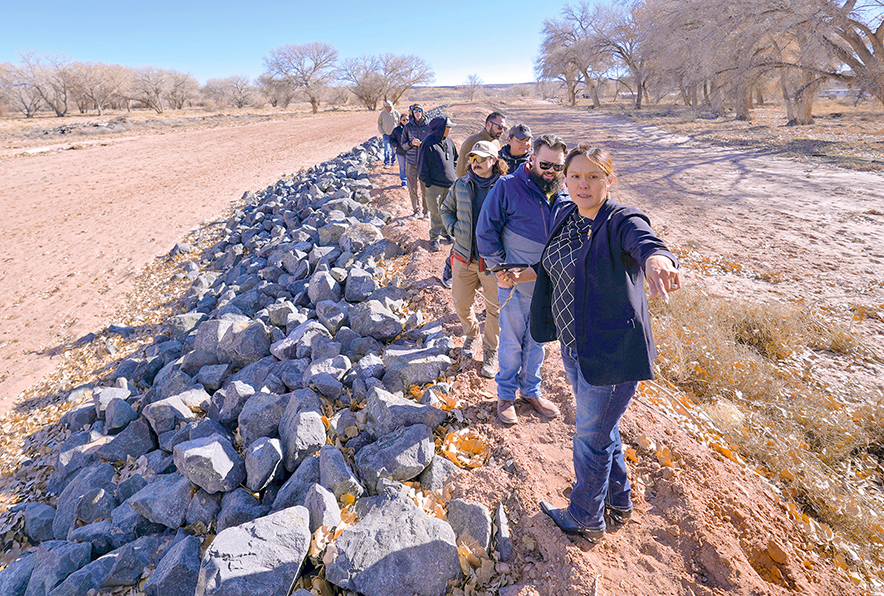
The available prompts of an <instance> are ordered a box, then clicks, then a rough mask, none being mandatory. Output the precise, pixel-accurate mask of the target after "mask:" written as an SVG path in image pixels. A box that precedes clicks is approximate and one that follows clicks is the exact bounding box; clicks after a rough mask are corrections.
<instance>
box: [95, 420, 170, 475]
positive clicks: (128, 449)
mask: <svg viewBox="0 0 884 596" xmlns="http://www.w3.org/2000/svg"><path fill="white" fill-rule="evenodd" d="M148 407H150V406H148ZM156 448H157V438H156V436H155V435H154V433H153V432H152V431H151V430H150V426H149V425H148V424H147V422H146V421H145V420H144V419H138V420H135V421H133V422H131V423H129V426H127V427H126V429H125V430H123V432H121V433H120V434H118V435H117V436H115V437H114V438H113V439H111V440H110V441H109V442H107V443H105V444H104V445H102V446H101V447H99V448H98V449H97V450H96V452H95V453H96V455H97V456H98V457H100V458H101V459H103V460H105V461H108V462H118V461H126V458H127V457H129V456H131V457H133V458H134V459H138V458H139V457H141V456H142V455H144V454H146V453H150V452H151V451H153V450H154V449H156Z"/></svg>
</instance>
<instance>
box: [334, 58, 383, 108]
mask: <svg viewBox="0 0 884 596" xmlns="http://www.w3.org/2000/svg"><path fill="white" fill-rule="evenodd" d="M382 69H383V65H382V62H381V59H380V57H378V56H369V55H365V56H360V57H359V58H347V59H346V60H344V61H343V62H342V63H341V68H340V70H339V74H338V76H339V77H340V79H341V80H342V81H345V82H347V83H349V84H350V91H352V92H353V95H355V96H356V98H357V99H358V100H359V101H360V102H362V105H364V106H365V107H366V108H367V109H369V110H372V111H374V110H377V108H378V103H380V101H381V99H383V97H384V95H385V94H386V92H387V81H386V80H385V79H384V75H383V72H382Z"/></svg>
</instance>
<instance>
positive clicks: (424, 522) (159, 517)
mask: <svg viewBox="0 0 884 596" xmlns="http://www.w3.org/2000/svg"><path fill="white" fill-rule="evenodd" d="M379 157H380V147H379V144H378V143H377V142H376V141H370V142H368V143H366V144H364V145H362V146H359V147H356V148H354V149H353V150H352V151H351V152H349V153H346V154H343V155H341V156H339V157H337V158H335V159H334V160H331V161H329V162H326V163H323V164H321V165H319V166H315V167H313V168H311V169H310V170H308V171H306V172H303V173H300V174H296V175H291V176H288V177H285V178H283V179H282V180H280V181H278V182H277V183H276V184H275V185H273V186H271V187H269V188H267V189H266V190H264V191H262V192H259V193H256V194H252V193H248V195H247V196H246V202H245V205H244V207H242V208H241V209H240V210H239V211H238V212H237V213H236V215H235V216H234V217H232V218H231V219H230V220H229V221H228V222H227V226H226V235H225V237H224V239H223V240H222V241H220V242H218V243H217V244H216V245H214V246H213V247H211V248H210V249H208V250H207V251H206V253H205V254H204V255H203V256H202V266H196V263H195V261H191V262H190V266H187V267H185V272H184V273H183V274H182V275H188V276H189V277H190V278H191V279H192V280H193V282H192V283H193V285H192V289H193V291H192V293H191V295H190V297H189V298H188V301H189V303H188V305H187V306H188V308H189V309H190V310H189V311H188V312H185V313H183V314H180V315H177V316H174V317H172V318H171V319H170V320H169V321H168V324H167V326H166V328H165V330H164V332H163V333H161V334H159V335H157V336H156V337H155V338H154V341H153V343H152V344H151V345H149V346H148V347H147V348H146V349H144V350H143V351H142V353H140V354H139V357H137V358H131V359H127V360H124V361H123V362H121V363H120V364H119V366H118V367H117V369H116V373H115V378H114V379H113V386H108V387H89V386H87V387H81V388H78V389H76V390H74V391H73V392H72V393H71V395H70V396H69V397H68V399H69V400H71V401H74V402H78V403H81V405H79V406H78V407H75V408H74V409H72V410H70V411H69V412H68V413H67V414H66V415H65V416H64V418H63V420H62V423H63V424H65V425H66V426H67V427H68V428H69V429H70V430H71V434H70V436H69V438H68V439H67V441H66V442H65V443H64V444H63V445H62V446H61V448H60V450H59V453H58V459H57V462H56V466H55V470H54V473H53V475H52V477H51V479H50V481H49V484H48V485H49V490H50V491H51V492H52V493H54V494H55V495H57V499H55V500H54V501H53V502H55V504H56V506H55V507H52V506H50V505H48V504H45V503H38V502H34V503H26V504H22V505H19V507H20V508H21V509H22V510H23V514H24V518H25V533H26V535H27V537H28V539H29V540H30V541H31V542H32V543H33V544H35V545H38V546H36V548H34V549H31V550H29V551H28V552H26V553H25V554H23V555H22V556H21V557H20V558H18V559H17V560H16V561H15V562H13V563H12V564H11V565H9V566H8V567H7V568H6V569H4V570H3V571H0V594H3V595H4V596H44V595H48V596H75V595H79V596H84V595H86V594H87V592H89V590H97V589H100V588H102V587H104V588H108V587H115V586H136V585H138V584H139V582H140V581H141V580H142V579H143V578H144V577H145V576H147V575H149V579H148V580H147V581H146V583H144V585H143V593H145V594H147V595H149V596H154V595H156V596H160V595H162V596H178V595H181V596H193V595H194V594H197V595H200V596H203V595H213V596H214V595H217V596H221V595H224V596H227V595H231V596H232V595H240V594H286V593H288V590H289V587H290V586H291V585H293V581H294V580H295V579H296V578H298V577H299V576H300V575H302V574H304V573H307V572H309V571H310V570H311V569H313V568H314V565H315V564H316V563H317V561H315V560H312V559H311V558H310V557H308V549H309V548H310V544H311V538H312V536H313V534H314V533H315V532H316V531H317V529H318V528H321V527H323V526H325V527H327V528H333V527H335V526H338V525H339V524H341V519H342V518H341V515H342V510H341V504H342V503H344V502H346V503H350V502H353V500H354V499H355V502H354V503H353V505H352V508H351V510H352V511H354V512H355V513H356V515H357V521H356V523H355V524H353V525H350V526H348V527H347V528H346V529H345V530H344V531H343V532H342V533H340V535H339V536H338V538H337V539H336V540H335V541H334V542H333V543H332V544H331V545H330V546H329V547H328V548H327V550H326V552H325V553H324V554H323V555H322V557H323V558H322V561H323V563H324V565H325V573H326V578H327V580H328V581H330V582H331V583H333V584H335V585H337V586H339V587H340V588H342V589H343V590H346V591H349V593H354V594H355V593H358V594H365V595H368V596H374V595H378V596H380V595H383V596H393V595H399V594H401V595H403V596H411V595H413V594H421V595H441V594H444V593H446V591H447V590H448V588H449V581H451V580H457V579H458V578H459V577H460V575H461V573H462V572H461V567H460V564H459V559H458V553H457V546H456V545H457V539H458V537H463V536H464V535H465V534H469V535H470V536H471V537H472V538H473V539H474V540H476V541H478V542H479V543H480V544H481V545H482V546H483V547H484V548H486V549H491V548H495V545H496V548H498V550H500V551H501V552H502V554H503V555H504V558H505V557H506V554H507V551H508V549H509V542H508V538H507V536H506V533H505V532H504V534H502V535H500V536H498V537H497V538H496V539H495V541H493V540H492V527H493V526H492V516H491V515H490V513H489V511H488V509H487V508H486V507H484V506H482V505H479V504H476V503H469V502H466V501H459V500H456V501H452V502H450V503H449V504H448V509H447V521H445V520H442V519H440V518H438V517H435V516H430V515H428V514H427V513H425V512H424V511H423V510H422V509H421V508H420V507H418V506H417V505H416V504H415V503H414V502H413V501H412V499H410V498H408V487H406V486H405V485H403V484H402V482H405V481H410V480H419V481H420V483H421V487H422V489H424V490H436V489H439V488H441V487H442V486H443V483H444V482H445V481H446V480H447V479H448V478H449V477H450V476H451V474H453V473H454V472H455V471H456V470H457V468H456V467H455V466H454V464H452V463H451V462H449V461H448V460H446V459H444V458H441V457H439V456H438V455H436V452H435V444H434V430H435V429H436V428H437V427H438V426H439V425H440V424H442V423H443V422H444V421H445V420H446V418H447V416H448V414H447V413H446V412H445V411H443V410H442V409H439V408H438V407H435V403H437V401H438V398H437V395H438V392H440V391H443V392H444V391H446V384H445V383H435V384H434V385H433V386H432V387H431V388H430V389H429V390H427V391H426V392H425V393H424V396H423V399H422V400H421V401H420V403H418V402H416V401H414V400H411V399H405V398H404V397H403V391H407V390H408V389H409V387H411V386H412V385H424V384H428V383H434V382H436V381H437V380H438V379H439V378H440V376H443V375H444V373H445V372H446V371H447V370H448V369H449V367H450V365H451V360H450V358H449V353H450V351H451V350H452V349H453V347H454V346H453V342H452V340H451V338H450V337H449V336H447V335H446V334H445V333H444V331H443V329H442V327H441V325H440V324H439V323H437V322H425V321H423V320H422V317H421V315H420V313H410V314H409V313H408V312H407V311H406V300H405V293H404V291H403V290H402V289H401V288H399V287H397V286H396V285H395V284H389V285H386V286H384V287H379V284H378V280H381V279H385V278H386V272H385V271H384V264H385V261H386V260H388V259H390V258H392V257H396V256H398V255H401V254H402V249H401V248H400V247H399V246H398V245H396V244H395V243H393V242H391V241H389V240H386V239H385V238H384V237H383V235H382V234H381V232H380V228H381V227H382V226H383V225H384V224H385V222H387V221H388V220H389V219H390V218H391V216H390V214H389V213H386V212H384V211H380V210H378V209H375V208H373V207H371V206H370V205H369V203H370V200H369V199H370V194H369V192H370V190H371V183H370V181H369V179H368V166H370V165H372V164H373V163H374V162H375V161H376V160H377V159H379ZM188 251H190V248H189V247H188V246H186V245H176V247H175V248H174V249H173V252H175V253H176V254H180V253H187V252H188ZM127 462H128V463H127ZM497 516H498V517H502V516H503V512H502V509H500V508H498V512H497ZM497 525H498V527H502V528H504V529H505V528H506V522H505V519H498V520H497ZM207 532H216V533H217V535H215V536H214V539H213V540H212V541H211V544H209V545H208V547H207V548H203V547H204V545H203V541H204V540H205V538H203V537H204V536H205V535H206V533H207ZM201 550H204V554H202V556H201V554H200V553H201Z"/></svg>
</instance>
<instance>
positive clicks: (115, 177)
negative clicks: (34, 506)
mask: <svg viewBox="0 0 884 596" xmlns="http://www.w3.org/2000/svg"><path fill="white" fill-rule="evenodd" d="M375 122H376V121H375V116H374V115H373V114H370V113H368V112H356V113H346V114H324V115H319V116H309V117H304V118H299V119H295V120H285V121H280V122H263V123H257V124H249V125H244V126H237V127H229V128H214V129H209V130H193V131H186V132H175V133H169V134H163V135H156V136H139V137H130V138H125V139H117V140H109V141H103V142H99V143H90V144H80V146H82V147H83V148H82V149H73V150H67V151H53V152H50V153H40V154H36V155H32V156H26V157H17V158H12V159H5V160H3V161H0V181H2V182H0V210H2V213H3V222H2V224H0V241H2V244H3V256H2V268H0V413H2V412H4V411H7V410H8V408H9V407H10V405H11V403H12V402H13V401H14V400H15V398H16V397H17V396H18V395H19V394H20V392H21V391H23V390H24V389H25V388H27V387H30V386H31V385H33V384H34V383H35V382H36V381H37V380H38V379H40V378H41V377H43V376H44V375H45V374H46V373H48V372H49V371H51V370H52V369H53V368H54V367H55V366H56V361H57V359H55V360H54V359H53V350H54V349H55V348H57V347H58V346H59V345H62V344H64V343H66V342H69V341H71V340H73V339H77V338H79V337H82V336H83V335H85V334H87V333H90V332H94V331H97V330H100V329H102V328H104V327H105V326H107V325H108V324H111V323H113V322H114V321H111V320H109V319H108V317H109V316H111V315H112V314H113V312H114V311H115V309H116V307H117V306H119V305H120V303H121V300H122V298H123V296H125V294H126V292H127V291H129V289H130V288H131V281H132V279H133V277H134V275H135V273H136V272H137V271H138V270H139V269H140V268H141V267H142V266H143V265H144V264H145V263H147V262H149V261H150V260H151V259H153V258H154V257H156V256H157V255H161V254H164V253H166V252H167V251H168V250H169V249H171V248H172V246H173V245H174V244H175V243H176V242H178V241H180V240H181V239H182V238H183V237H184V236H185V235H186V234H187V233H188V232H189V231H190V230H192V229H194V228H196V227H198V226H199V225H200V224H201V223H203V222H204V221H206V220H209V219H213V218H217V217H218V216H219V215H221V214H222V213H223V211H224V210H225V208H226V207H227V206H228V205H229V203H230V202H231V201H232V200H235V199H238V198H239V197H241V196H242V194H243V192H245V191H247V190H254V189H257V188H262V187H264V186H267V185H268V184H272V183H274V182H276V180H278V179H279V177H280V175H281V174H283V173H289V172H294V171H297V170H298V169H300V168H302V167H306V166H310V165H313V164H316V163H319V162H322V161H324V160H326V159H329V158H331V157H334V156H335V155H338V154H339V153H341V152H343V151H346V150H348V149H350V148H352V147H353V146H354V145H356V144H358V143H360V142H362V141H364V140H366V139H367V138H369V137H371V136H373V135H376V134H377V130H376V124H375ZM74 146H76V145H74Z"/></svg>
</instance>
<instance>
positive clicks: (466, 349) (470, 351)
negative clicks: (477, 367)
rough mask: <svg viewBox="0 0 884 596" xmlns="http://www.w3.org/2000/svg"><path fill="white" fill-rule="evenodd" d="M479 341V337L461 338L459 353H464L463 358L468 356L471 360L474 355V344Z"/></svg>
mask: <svg viewBox="0 0 884 596" xmlns="http://www.w3.org/2000/svg"><path fill="white" fill-rule="evenodd" d="M477 343H479V337H478V336H476V337H468V338H466V339H465V340H463V347H462V348H461V349H460V353H461V354H463V355H464V357H465V358H469V359H470V360H472V359H473V358H475V357H476V344H477Z"/></svg>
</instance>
